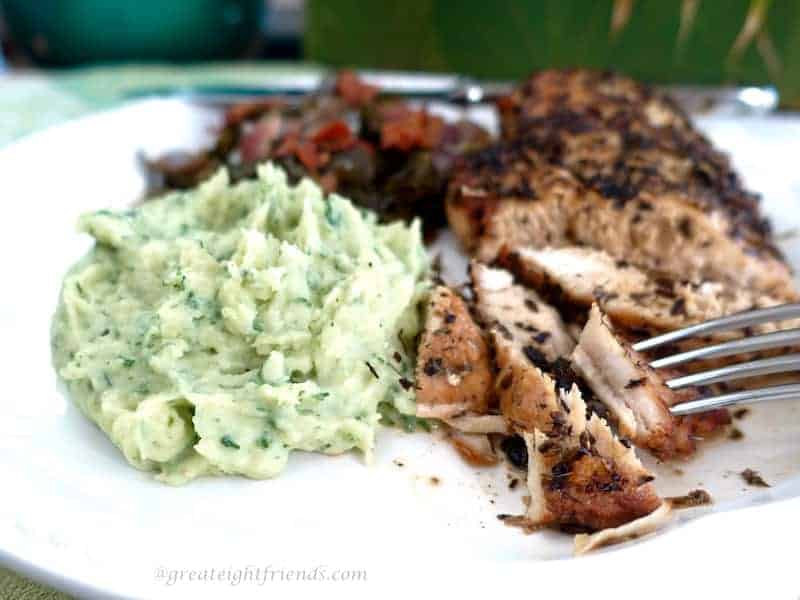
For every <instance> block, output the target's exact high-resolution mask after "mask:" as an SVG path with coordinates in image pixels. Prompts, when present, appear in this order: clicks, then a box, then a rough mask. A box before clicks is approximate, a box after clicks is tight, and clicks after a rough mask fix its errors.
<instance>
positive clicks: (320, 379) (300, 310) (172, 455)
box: [52, 165, 429, 484]
mask: <svg viewBox="0 0 800 600" xmlns="http://www.w3.org/2000/svg"><path fill="white" fill-rule="evenodd" d="M79 223H80V229H81V230H82V231H84V232H86V233H88V234H89V235H91V236H92V237H94V239H95V240H96V243H95V245H94V248H93V249H92V250H91V251H90V252H89V253H88V254H87V255H86V256H85V257H84V258H83V259H82V260H80V261H79V262H78V263H77V264H76V265H75V266H74V267H73V268H72V269H71V270H70V272H69V274H68V275H67V276H66V279H65V281H64V285H63V289H62V293H61V301H60V304H59V307H58V311H57V313H56V316H55V319H54V322H53V334H52V346H53V356H54V362H55V366H56V369H57V370H58V373H59V375H60V377H61V378H62V379H63V380H64V381H65V383H66V385H67V387H68V390H69V392H70V395H71V397H72V398H73V400H74V401H75V403H76V404H77V405H78V407H79V408H80V409H81V411H82V412H83V413H85V415H86V416H87V417H89V418H90V419H92V420H93V421H95V422H96V423H97V424H98V425H99V426H100V427H101V428H102V430H103V431H104V432H105V433H106V434H107V435H108V436H109V438H111V440H112V441H113V442H114V443H115V444H116V445H117V446H118V447H119V449H120V450H121V451H122V452H123V454H124V455H125V458H126V459H127V460H128V461H129V462H130V463H131V464H132V465H134V466H135V467H138V468H140V469H145V470H150V471H154V472H155V473H156V477H157V478H158V479H160V480H162V481H164V482H167V483H175V484H177V483H183V482H186V481H188V480H190V479H192V478H194V477H197V476H199V475H204V474H223V473H227V474H241V475H245V476H248V477H254V478H267V477H273V476H275V475H277V474H279V473H280V472H281V471H282V470H283V469H284V467H285V466H286V462H287V459H288V456H289V452H290V451H291V450H295V449H296V450H307V451H315V452H323V453H326V454H339V453H342V452H345V451H348V450H350V449H353V448H355V449H358V450H360V451H361V452H363V453H364V454H365V455H366V456H367V458H369V456H370V453H371V452H372V449H373V445H374V438H375V431H376V428H377V424H378V422H379V420H380V415H381V413H385V414H390V415H393V417H394V418H395V419H397V418H401V419H409V418H413V417H411V415H413V414H414V410H415V402H414V395H413V388H412V386H411V380H412V379H413V359H414V357H413V356H411V355H410V354H409V353H411V352H413V340H414V338H415V336H416V335H417V333H418V331H419V328H420V326H421V324H420V314H419V305H420V303H421V301H422V300H423V298H424V296H425V294H426V293H427V290H428V289H429V281H428V270H429V265H428V259H427V257H426V254H425V249H424V247H423V244H422V240H421V235H420V226H419V223H418V222H415V223H414V224H412V225H411V226H407V225H406V224H404V223H393V224H390V225H379V224H377V223H376V220H375V216H374V215H373V214H371V213H368V212H366V211H363V210H361V209H358V208H356V207H355V206H353V204H351V203H350V202H349V201H348V200H346V199H344V198H341V197H338V196H335V195H331V196H330V197H328V198H324V197H323V194H322V192H321V191H320V189H319V188H318V187H317V186H316V185H314V184H313V183H312V182H311V181H308V180H304V181H302V182H301V183H300V184H299V185H297V186H295V187H291V186H289V185H288V184H287V180H286V175H285V173H284V172H283V171H281V170H280V169H278V168H276V167H274V166H272V165H265V166H263V167H261V169H260V171H259V176H258V179H257V180H252V181H243V182H241V183H238V184H236V185H230V183H229V180H228V177H227V174H226V173H225V172H224V171H221V172H219V173H218V174H217V175H216V176H214V177H213V178H212V179H210V180H209V181H208V182H206V183H205V184H203V185H202V186H200V187H199V188H197V189H196V190H191V191H188V192H185V193H176V194H171V195H169V196H166V197H163V198H160V199H157V200H153V201H151V202H148V203H146V204H144V205H142V206H140V207H138V208H135V209H133V210H129V211H126V212H110V211H99V212H96V213H91V214H88V215H84V216H83V217H82V218H81V219H80V222H79ZM406 422H407V421H406Z"/></svg>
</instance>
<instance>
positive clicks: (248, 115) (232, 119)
mask: <svg viewBox="0 0 800 600" xmlns="http://www.w3.org/2000/svg"><path fill="white" fill-rule="evenodd" d="M285 104H286V102H284V101H283V100H279V99H277V98H267V99H265V100H254V101H252V102H240V103H239V104H234V105H233V106H231V107H230V108H229V109H228V111H227V112H226V113H225V124H226V125H228V126H230V125H238V124H239V123H241V122H242V121H248V120H250V119H254V118H255V117H258V116H259V115H262V114H263V113H265V112H268V111H270V110H274V109H278V108H281V107H283V106H285Z"/></svg>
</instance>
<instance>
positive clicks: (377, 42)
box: [0, 0, 800, 105]
mask: <svg viewBox="0 0 800 600" xmlns="http://www.w3.org/2000/svg"><path fill="white" fill-rule="evenodd" d="M0 8H2V11H3V12H4V13H5V21H6V29H7V31H6V34H7V35H6V38H7V39H8V40H10V41H11V43H12V44H13V46H12V47H13V48H14V49H15V50H17V51H18V53H19V54H21V55H24V56H26V57H28V58H30V59H31V60H32V61H33V62H34V63H35V64H37V65H43V66H65V65H73V66H74V65H85V64H91V63H95V64H96V63H108V62H143V61H150V62H153V61H161V62H164V61H167V62H196V61H203V60H220V59H241V58H249V59H272V58H275V57H276V54H275V48H276V46H275V44H274V41H275V40H276V39H277V38H278V37H281V36H283V38H284V39H290V43H289V45H288V46H285V47H284V49H283V51H282V52H281V53H280V55H279V56H278V57H279V58H282V59H286V58H290V59H297V60H307V61H314V62H317V63H321V64H323V65H330V66H334V67H341V66H351V67H364V68H382V69H405V70H430V71H450V72H459V73H466V74H469V75H474V76H477V77H483V78H490V79H503V78H519V77H523V76H524V75H526V74H527V73H529V72H530V71H532V70H533V69H538V68H543V67H564V66H588V67H596V68H614V69H618V70H620V71H623V72H625V73H628V74H630V75H633V76H635V77H639V78H642V79H645V80H648V81H652V82H658V83H684V84H689V83H696V84H712V85H713V84H764V83H774V84H775V85H777V86H778V87H779V88H780V90H781V91H782V92H783V98H784V101H787V102H788V103H790V104H792V105H798V104H800V1H798V0H493V1H488V2H487V1H486V0H305V1H304V0H113V1H111V0H0ZM286 14H290V15H292V19H294V20H291V19H290V21H291V23H290V26H289V27H288V28H287V27H285V23H284V24H283V25H284V26H283V29H281V26H282V25H281V23H280V22H281V19H282V18H283V19H284V20H285V15H286ZM276 24H277V25H278V26H277V27H276ZM286 48H289V50H288V51H287V50H286Z"/></svg>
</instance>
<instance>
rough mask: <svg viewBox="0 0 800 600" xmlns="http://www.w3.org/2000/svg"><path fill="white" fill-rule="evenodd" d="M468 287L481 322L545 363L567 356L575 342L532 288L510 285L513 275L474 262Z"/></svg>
mask: <svg viewBox="0 0 800 600" xmlns="http://www.w3.org/2000/svg"><path fill="white" fill-rule="evenodd" d="M470 276H471V280H472V287H473V290H474V291H475V298H476V305H477V309H478V313H479V315H480V317H481V319H482V320H483V322H484V323H485V324H486V325H487V326H488V327H490V329H491V328H495V329H497V330H498V331H500V332H501V333H502V335H504V336H505V337H507V338H508V339H511V340H516V341H517V342H519V343H520V344H522V346H523V347H524V348H527V352H528V353H531V352H534V351H535V352H539V353H541V354H543V355H544V357H545V358H546V359H547V360H548V361H551V362H552V361H554V360H556V359H557V358H558V357H561V356H569V354H570V352H572V349H573V348H574V347H575V341H574V340H573V339H572V337H571V336H570V335H569V333H567V330H566V327H565V326H564V322H563V321H562V320H561V316H560V315H559V314H558V311H556V310H555V309H554V308H553V307H552V306H550V305H549V304H547V303H546V302H545V301H543V300H542V299H541V298H540V297H539V295H538V294H537V293H536V292H535V291H533V290H532V289H528V288H525V287H523V286H521V285H517V284H515V283H514V278H513V276H512V275H511V274H510V273H509V272H508V271H504V270H502V269H493V268H491V267H487V266H486V265H484V264H482V263H479V262H474V261H473V263H472V264H471V265H470Z"/></svg>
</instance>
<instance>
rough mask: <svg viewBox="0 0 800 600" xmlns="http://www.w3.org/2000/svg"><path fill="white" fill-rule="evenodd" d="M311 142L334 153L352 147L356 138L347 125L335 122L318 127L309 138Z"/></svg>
mask: <svg viewBox="0 0 800 600" xmlns="http://www.w3.org/2000/svg"><path fill="white" fill-rule="evenodd" d="M311 141H313V142H314V143H316V144H318V145H319V146H321V147H324V148H326V149H327V150H330V151H331V152H336V151H337V150H345V149H346V148H349V147H350V146H352V145H354V144H355V142H356V138H355V136H354V135H353V132H352V131H351V130H350V127H349V126H348V125H347V123H345V122H344V121H342V120H336V121H331V122H330V123H326V124H325V125H323V126H322V127H320V128H319V129H318V130H317V132H316V133H315V134H314V135H313V136H312V137H311Z"/></svg>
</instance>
